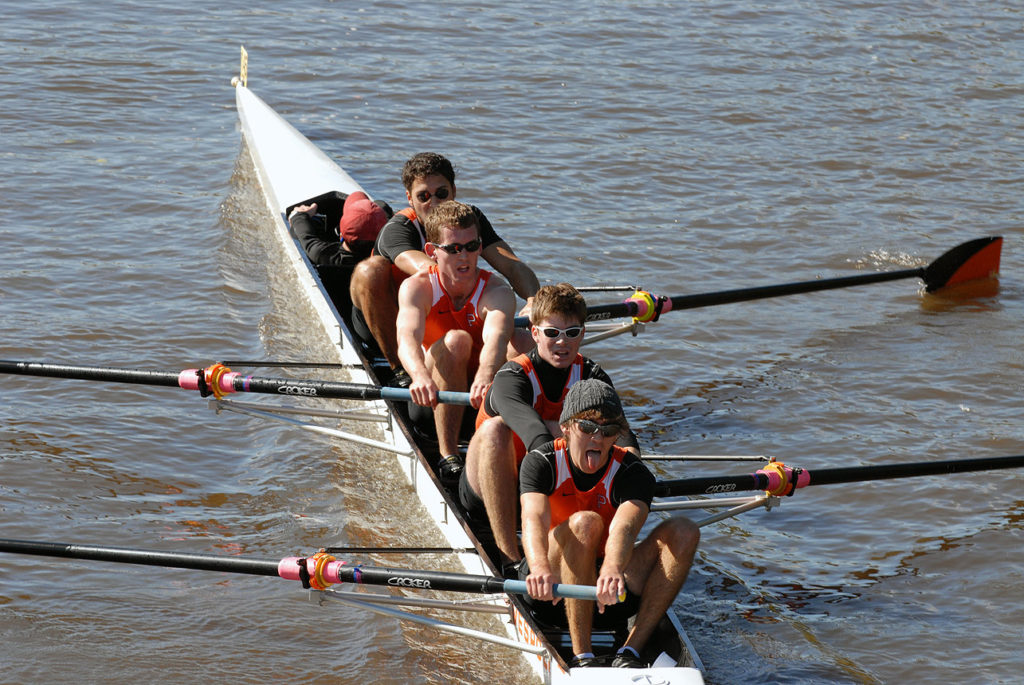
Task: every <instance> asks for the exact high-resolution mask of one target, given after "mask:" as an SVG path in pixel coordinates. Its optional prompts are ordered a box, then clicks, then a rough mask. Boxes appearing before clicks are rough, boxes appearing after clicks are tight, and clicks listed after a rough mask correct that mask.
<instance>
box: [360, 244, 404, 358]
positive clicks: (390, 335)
mask: <svg viewBox="0 0 1024 685" xmlns="http://www.w3.org/2000/svg"><path fill="white" fill-rule="evenodd" d="M349 296H350V297H351V298H352V304H353V305H354V306H355V307H358V308H359V311H361V312H362V313H363V318H364V319H365V320H366V326H367V327H368V328H369V329H370V333H372V334H373V337H374V339H375V340H376V341H377V345H378V346H379V347H380V351H381V352H382V353H383V354H384V358H385V359H387V361H388V364H390V365H391V368H393V369H397V368H400V366H401V363H400V362H399V361H398V334H397V332H396V330H395V321H396V320H397V319H398V287H397V286H396V285H395V281H394V279H393V278H392V277H391V262H389V261H388V260H386V259H385V258H384V257H381V256H380V255H374V256H372V257H367V258H366V259H364V260H363V261H361V262H359V264H357V265H356V268H355V270H354V271H353V272H352V282H351V283H350V284H349Z"/></svg>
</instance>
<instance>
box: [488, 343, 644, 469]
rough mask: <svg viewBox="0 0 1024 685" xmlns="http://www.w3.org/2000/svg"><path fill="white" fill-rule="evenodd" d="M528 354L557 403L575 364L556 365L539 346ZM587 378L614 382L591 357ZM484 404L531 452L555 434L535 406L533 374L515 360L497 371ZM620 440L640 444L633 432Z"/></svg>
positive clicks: (586, 365) (584, 373) (623, 443)
mask: <svg viewBox="0 0 1024 685" xmlns="http://www.w3.org/2000/svg"><path fill="white" fill-rule="evenodd" d="M527 356H529V358H530V362H532V363H533V368H534V369H536V371H537V377H538V378H539V379H540V385H541V389H542V390H543V392H544V396H545V397H547V398H548V399H549V400H551V401H553V402H556V401H558V399H559V398H560V397H561V396H562V389H563V388H564V387H565V382H566V380H567V379H568V378H569V373H570V371H571V367H567V368H564V369H559V368H556V367H554V366H552V365H551V364H549V363H547V362H546V361H544V360H543V359H541V357H540V355H539V354H538V353H537V348H534V349H532V350H530V351H529V352H528V353H527ZM585 378H596V379H597V380H599V381H604V382H605V383H607V384H608V385H612V380H611V379H610V378H609V377H608V374H607V373H605V371H604V369H602V368H601V367H600V366H599V365H598V363H597V362H595V361H594V360H592V359H588V358H587V357H584V358H583V368H582V369H581V372H580V380H583V379H585ZM483 406H484V411H486V412H487V413H488V414H489V415H491V416H501V418H502V420H504V421H505V424H506V425H507V426H508V427H509V428H510V429H511V430H512V432H513V433H515V434H516V435H518V436H519V439H520V440H522V441H523V444H524V445H525V446H526V449H527V451H529V450H532V449H537V448H538V447H540V446H541V445H543V444H544V443H546V442H550V441H551V440H553V439H554V437H555V436H553V435H552V434H551V432H550V431H549V430H548V426H547V424H546V423H544V421H543V420H542V419H541V418H540V417H539V416H538V415H537V412H536V410H535V409H534V408H533V384H532V383H531V382H530V378H529V376H527V375H526V371H525V370H524V369H523V367H522V366H520V365H519V364H516V363H515V362H514V361H509V362H505V364H504V365H503V366H502V367H501V368H500V369H498V372H497V373H495V374H494V382H493V383H491V387H490V388H489V389H488V390H487V395H485V396H484V405H483ZM616 442H617V444H619V445H620V446H621V447H636V448H637V449H639V447H640V445H639V443H638V442H637V440H636V436H635V435H634V434H633V432H632V431H630V432H629V433H628V434H626V435H624V436H622V437H620V438H619V440H618V441H616Z"/></svg>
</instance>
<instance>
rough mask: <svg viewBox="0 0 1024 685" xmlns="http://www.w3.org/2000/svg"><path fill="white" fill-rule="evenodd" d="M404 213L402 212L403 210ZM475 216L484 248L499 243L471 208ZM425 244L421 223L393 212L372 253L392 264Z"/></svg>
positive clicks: (484, 221) (420, 248) (488, 225)
mask: <svg viewBox="0 0 1024 685" xmlns="http://www.w3.org/2000/svg"><path fill="white" fill-rule="evenodd" d="M471 206H472V205H471ZM403 211H404V210H403ZM473 212H474V213H475V214H476V220H477V224H478V225H479V226H480V240H481V241H483V246H484V247H490V246H491V245H493V244H494V243H497V242H500V241H501V238H500V237H499V236H498V234H497V233H496V232H495V231H494V226H491V222H490V221H488V220H487V217H486V216H484V213H483V212H481V211H480V209H479V208H477V207H473ZM426 242H427V236H426V234H425V233H424V232H423V227H422V223H413V221H412V219H410V218H409V217H407V216H406V215H405V214H403V213H402V212H395V215H394V216H392V217H391V219H390V220H389V221H388V222H387V223H386V224H384V228H382V229H380V234H379V235H378V236H377V243H376V244H375V245H374V252H375V253H376V254H379V255H381V256H383V257H384V258H385V259H387V260H388V261H389V262H391V263H392V264H394V263H395V259H396V258H397V257H398V255H400V254H402V253H403V252H405V251H407V250H419V251H420V252H422V251H423V246H424V245H425V244H426Z"/></svg>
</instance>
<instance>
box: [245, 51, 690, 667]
mask: <svg viewBox="0 0 1024 685" xmlns="http://www.w3.org/2000/svg"><path fill="white" fill-rule="evenodd" d="M234 83H235V93H236V104H237V108H238V115H239V120H240V123H241V129H242V135H243V138H244V141H245V145H246V148H247V150H248V152H249V154H250V156H251V157H252V161H253V166H254V168H255V171H256V175H257V177H258V179H259V183H260V186H261V188H262V190H263V194H264V197H265V198H266V202H267V207H268V209H269V210H270V211H271V213H272V214H273V215H274V216H275V217H276V218H277V219H276V221H275V232H276V236H277V238H278V242H279V243H280V246H281V248H282V250H283V252H284V254H285V255H286V257H287V262H288V264H290V265H291V267H292V269H293V270H294V272H295V275H296V276H297V278H298V281H299V285H300V288H301V289H302V290H303V292H304V293H305V294H306V297H307V299H308V300H309V302H310V304H311V305H312V306H313V309H314V310H315V312H316V315H317V319H318V320H319V322H320V326H321V328H322V330H323V331H324V333H325V334H326V335H327V336H328V338H329V339H330V340H331V342H332V343H333V345H334V347H335V350H336V353H337V357H338V361H340V362H341V363H342V364H346V365H351V366H352V380H353V381H355V382H360V383H372V384H380V383H381V381H382V380H384V379H386V378H387V373H388V370H389V366H388V364H387V363H386V361H385V360H384V359H383V357H382V356H380V355H379V352H378V351H377V350H376V349H374V348H372V347H371V346H368V345H367V344H365V343H363V342H361V341H358V340H357V339H356V338H355V337H354V336H353V335H352V333H351V323H350V321H349V320H348V316H349V313H350V311H351V304H350V302H349V301H348V297H347V287H346V285H345V284H346V282H347V274H346V273H344V271H340V270H339V268H338V267H319V268H318V267H316V266H314V265H313V264H312V263H311V262H310V260H309V259H308V258H307V256H306V254H305V253H304V251H303V249H302V247H301V245H300V244H299V242H298V241H297V240H296V238H295V236H294V235H293V234H292V231H291V229H290V227H289V223H288V213H289V211H290V209H291V208H292V207H294V206H296V205H300V204H310V203H311V202H313V201H316V202H317V203H318V205H319V206H320V207H321V208H322V211H323V212H324V213H325V214H326V216H327V221H328V222H331V221H332V220H333V222H334V223H337V218H338V216H337V215H338V214H340V201H337V200H335V201H333V202H332V197H337V196H338V194H343V195H348V194H351V193H353V192H356V191H362V190H363V189H362V188H361V187H360V186H359V184H358V183H357V182H356V181H355V180H354V179H353V178H352V177H351V176H349V175H348V174H347V173H346V172H345V171H344V170H343V169H342V168H341V167H340V166H338V165H337V164H336V163H334V162H333V161H332V160H331V159H330V158H328V157H327V156H326V155H325V154H324V153H323V152H322V151H321V150H320V149H319V148H317V147H316V146H315V145H314V144H313V143H312V142H310V141H309V140H308V139H307V138H306V137H305V136H303V135H302V134H301V133H300V132H299V131H298V130H296V129H295V128H294V127H293V126H291V125H290V124H289V123H288V122H287V121H285V120H284V119H283V118H282V117H281V116H280V115H278V114H277V113H276V112H275V111H274V110H273V109H272V108H271V107H270V106H268V105H267V104H266V103H265V102H263V100H261V99H260V98H259V97H258V96H257V95H255V94H254V93H253V92H252V91H250V90H249V89H248V87H247V86H246V67H245V57H244V51H243V68H242V75H241V78H239V79H235V80H234ZM363 192H365V191H363ZM335 212H337V214H335ZM225 408H229V409H235V410H238V411H242V412H251V411H255V410H252V409H247V408H245V407H232V405H231V404H229V403H225ZM372 411H373V412H375V413H376V414H378V416H379V417H381V418H382V419H383V420H382V422H380V423H379V424H378V425H380V426H381V432H382V437H381V438H380V439H379V440H377V439H367V438H363V437H361V436H356V435H353V434H350V433H343V432H341V431H330V432H331V433H332V434H334V435H336V436H337V437H342V438H344V439H353V440H355V441H357V442H360V443H362V444H370V445H371V446H374V447H377V448H380V449H385V450H388V451H390V452H392V453H393V454H394V455H395V456H396V459H397V462H398V464H399V466H400V468H401V470H402V472H403V473H404V474H405V476H406V478H407V480H408V482H409V484H410V486H411V487H412V489H413V491H414V492H415V493H416V496H417V497H418V499H419V501H420V503H421V504H422V505H423V506H424V508H425V509H426V511H427V513H428V515H429V516H430V518H431V519H432V520H433V522H434V525H435V526H436V527H437V528H438V529H439V530H440V532H441V533H442V535H443V536H444V537H445V539H446V540H447V541H448V543H449V544H450V545H451V547H452V548H453V549H456V550H465V551H462V552H460V553H458V554H457V557H458V559H459V561H460V563H461V564H462V565H463V567H464V568H465V569H466V572H467V573H475V574H488V575H498V574H499V571H500V565H499V564H498V563H497V560H496V556H495V554H496V550H495V549H494V548H493V545H488V544H486V543H485V542H482V541H481V536H480V535H479V531H475V530H474V529H473V527H472V526H471V525H470V524H469V523H468V522H467V518H466V515H465V512H464V511H463V510H462V509H461V506H460V505H459V501H458V497H457V496H454V494H453V493H452V492H450V491H449V490H448V489H447V488H446V487H445V486H444V485H443V484H442V482H441V480H440V479H439V477H438V474H437V466H438V461H439V456H440V455H439V454H438V452H437V446H436V442H434V441H433V440H432V439H431V436H430V434H429V427H428V428H426V429H425V428H424V427H421V426H417V425H416V424H415V423H414V422H413V421H412V419H411V418H410V417H409V413H408V411H407V408H406V406H405V403H401V402H395V401H386V402H385V401H379V402H376V403H374V404H373V405H372ZM320 432H327V431H324V430H321V431H320ZM396 542H397V543H399V544H400V542H401V541H396ZM500 605H501V606H502V607H504V608H506V611H507V613H505V616H504V620H503V625H504V628H505V631H506V633H507V637H505V636H493V639H490V641H492V642H496V643H499V644H503V645H508V646H513V647H515V648H517V649H519V650H520V651H522V652H523V653H524V655H526V658H527V660H528V662H529V663H530V664H531V666H532V668H533V669H534V671H535V672H536V674H537V675H538V677H539V678H540V679H541V680H542V681H543V682H546V683H548V682H555V683H560V682H571V683H631V682H638V679H640V681H642V682H662V683H670V684H675V683H678V684H684V683H685V684H694V683H702V682H703V677H702V675H701V670H702V666H701V664H700V661H699V659H698V658H697V656H696V654H695V652H694V650H693V648H692V645H691V643H690V641H689V639H688V638H687V636H686V634H685V632H684V630H683V628H682V626H681V625H680V624H679V622H678V619H677V618H676V617H675V616H674V615H673V614H672V613H671V612H669V613H668V614H666V616H665V617H664V618H663V619H662V620H661V622H660V624H659V626H658V629H657V632H656V634H655V636H653V637H652V638H651V639H650V640H649V642H648V645H647V647H646V648H645V650H644V654H643V655H642V656H643V658H644V659H645V660H646V661H647V662H648V663H650V664H652V666H651V667H650V668H643V669H622V668H603V667H598V668H593V667H591V668H573V669H569V668H568V666H567V664H568V660H569V658H571V656H572V655H571V649H570V643H569V635H568V631H567V630H562V629H559V628H554V627H550V626H542V625H541V624H540V623H539V622H538V621H537V620H536V619H535V618H534V617H533V616H532V615H531V614H530V613H529V611H528V610H527V608H526V605H525V604H524V603H523V601H522V599H521V598H520V597H519V596H516V595H507V596H505V597H503V598H502V599H501V600H500ZM403 618H406V619H408V620H415V619H416V618H417V617H415V616H414V615H405V616H403ZM439 627H443V626H439ZM626 630H627V626H625V625H623V626H621V627H620V628H619V629H618V630H613V631H603V632H602V631H595V632H594V636H593V637H594V650H595V653H596V654H598V655H599V656H607V657H610V655H611V653H612V651H613V650H614V647H615V646H616V644H620V643H621V641H622V639H623V637H624V635H625V631H626ZM458 632H460V633H461V634H465V633H466V631H464V630H458ZM474 637H477V638H480V639H485V640H486V639H489V638H488V637H487V636H485V635H480V634H474Z"/></svg>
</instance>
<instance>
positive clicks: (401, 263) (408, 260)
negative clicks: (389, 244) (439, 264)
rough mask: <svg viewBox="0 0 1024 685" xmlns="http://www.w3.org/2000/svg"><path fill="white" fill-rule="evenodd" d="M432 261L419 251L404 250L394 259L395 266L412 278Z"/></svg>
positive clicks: (432, 261)
mask: <svg viewBox="0 0 1024 685" xmlns="http://www.w3.org/2000/svg"><path fill="white" fill-rule="evenodd" d="M433 263H434V260H433V259H431V258H430V257H428V256H427V255H426V253H424V252H420V251H419V250H406V251H405V252H403V253H401V254H400V255H398V256H397V257H395V266H397V267H398V268H399V269H401V270H402V271H404V272H405V273H407V274H409V275H410V276H412V275H413V274H415V273H416V272H417V271H419V270H420V269H426V268H427V267H428V266H430V265H431V264H433Z"/></svg>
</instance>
